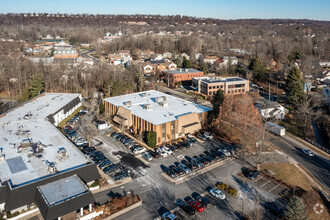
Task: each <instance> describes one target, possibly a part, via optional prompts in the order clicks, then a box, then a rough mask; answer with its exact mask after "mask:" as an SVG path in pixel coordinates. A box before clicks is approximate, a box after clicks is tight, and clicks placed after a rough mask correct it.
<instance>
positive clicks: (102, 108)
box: [99, 103, 105, 115]
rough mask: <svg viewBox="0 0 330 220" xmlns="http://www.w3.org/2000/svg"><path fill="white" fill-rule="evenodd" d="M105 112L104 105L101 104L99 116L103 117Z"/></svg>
mask: <svg viewBox="0 0 330 220" xmlns="http://www.w3.org/2000/svg"><path fill="white" fill-rule="evenodd" d="M104 112H105V106H104V104H103V103H101V104H100V106H99V114H100V115H103V114H104Z"/></svg>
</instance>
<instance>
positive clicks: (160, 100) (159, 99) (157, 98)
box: [155, 97, 164, 103]
mask: <svg viewBox="0 0 330 220" xmlns="http://www.w3.org/2000/svg"><path fill="white" fill-rule="evenodd" d="M155 101H156V102H157V103H161V102H162V101H164V99H163V97H156V98H155Z"/></svg>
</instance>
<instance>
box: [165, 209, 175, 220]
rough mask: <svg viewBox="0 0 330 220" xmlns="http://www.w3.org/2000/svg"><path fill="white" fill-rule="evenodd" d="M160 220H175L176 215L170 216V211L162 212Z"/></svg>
mask: <svg viewBox="0 0 330 220" xmlns="http://www.w3.org/2000/svg"><path fill="white" fill-rule="evenodd" d="M162 219H165V220H177V219H178V218H177V217H176V215H174V214H172V213H171V212H170V211H167V212H164V213H163V214H162Z"/></svg>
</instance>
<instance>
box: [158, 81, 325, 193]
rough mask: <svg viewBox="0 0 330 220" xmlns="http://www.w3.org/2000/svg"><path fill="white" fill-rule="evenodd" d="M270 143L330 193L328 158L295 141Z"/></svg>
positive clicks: (278, 139)
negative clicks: (308, 150) (310, 155)
mask: <svg viewBox="0 0 330 220" xmlns="http://www.w3.org/2000/svg"><path fill="white" fill-rule="evenodd" d="M159 90H160V91H164V92H170V93H172V94H173V95H175V96H178V97H179V98H183V99H186V100H189V101H194V98H193V97H192V96H190V95H188V94H184V93H181V92H178V91H175V90H173V89H169V88H166V87H160V88H159ZM199 101H200V104H202V105H205V106H207V107H210V108H212V104H211V103H210V102H208V101H201V100H199ZM268 136H269V141H270V142H271V143H272V144H274V145H275V146H276V147H278V148H279V149H281V150H282V151H283V152H284V153H285V154H287V155H288V156H290V157H291V158H293V159H294V160H295V161H297V162H298V163H299V164H301V165H302V166H303V167H304V168H305V169H306V170H307V171H309V172H310V173H311V174H312V175H313V176H314V177H315V178H316V179H318V180H319V181H320V182H321V184H323V185H324V187H325V188H326V189H328V191H330V172H329V170H330V169H329V168H330V161H329V159H328V158H325V157H324V156H322V155H320V154H318V153H317V152H314V151H313V149H311V150H312V151H313V152H314V154H315V156H314V157H309V156H307V155H305V154H304V153H302V151H301V149H309V148H308V146H306V145H303V144H301V143H300V142H297V141H295V140H294V139H292V138H290V137H288V136H285V137H275V136H273V135H268Z"/></svg>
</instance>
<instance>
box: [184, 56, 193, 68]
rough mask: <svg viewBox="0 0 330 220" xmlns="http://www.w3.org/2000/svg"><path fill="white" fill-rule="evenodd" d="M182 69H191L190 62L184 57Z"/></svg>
mask: <svg viewBox="0 0 330 220" xmlns="http://www.w3.org/2000/svg"><path fill="white" fill-rule="evenodd" d="M182 67H183V68H186V69H187V68H191V67H192V62H191V61H190V60H188V59H187V58H186V57H183V60H182Z"/></svg>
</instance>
